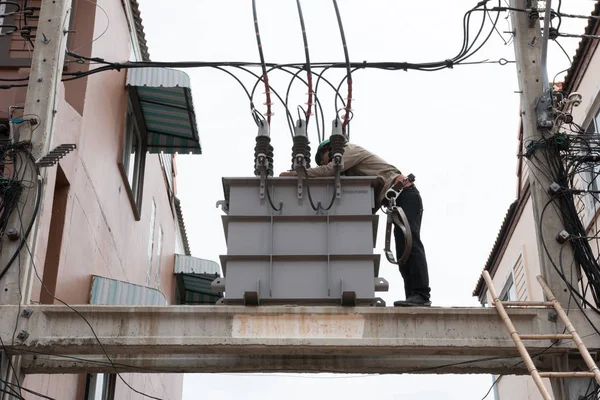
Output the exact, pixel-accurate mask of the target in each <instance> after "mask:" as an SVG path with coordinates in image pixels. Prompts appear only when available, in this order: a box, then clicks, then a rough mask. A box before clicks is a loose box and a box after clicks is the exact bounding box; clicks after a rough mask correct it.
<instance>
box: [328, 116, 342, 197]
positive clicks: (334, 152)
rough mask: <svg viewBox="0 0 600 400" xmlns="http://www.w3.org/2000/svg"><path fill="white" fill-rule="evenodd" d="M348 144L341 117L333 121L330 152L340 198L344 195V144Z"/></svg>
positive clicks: (336, 189)
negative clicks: (342, 183) (342, 175)
mask: <svg viewBox="0 0 600 400" xmlns="http://www.w3.org/2000/svg"><path fill="white" fill-rule="evenodd" d="M345 145H346V137H345V136H344V134H343V133H342V122H341V121H340V119H339V118H336V119H335V120H334V121H333V125H332V132H331V136H330V137H329V154H331V162H333V163H334V164H335V184H336V185H335V186H336V187H335V196H336V197H337V198H338V199H339V198H340V197H342V185H341V181H340V174H341V172H342V171H343V170H344V159H343V156H344V150H345V148H344V146H345Z"/></svg>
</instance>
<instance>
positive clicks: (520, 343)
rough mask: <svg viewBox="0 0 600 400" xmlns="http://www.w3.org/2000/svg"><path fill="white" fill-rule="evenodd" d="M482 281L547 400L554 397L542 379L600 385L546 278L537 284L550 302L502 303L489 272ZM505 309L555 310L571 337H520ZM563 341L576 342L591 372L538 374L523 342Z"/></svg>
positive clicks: (597, 372)
mask: <svg viewBox="0 0 600 400" xmlns="http://www.w3.org/2000/svg"><path fill="white" fill-rule="evenodd" d="M483 278H484V279H485V283H486V284H487V287H488V290H489V291H490V294H491V295H492V299H493V303H494V306H495V307H496V310H497V311H498V314H500V317H501V318H502V320H503V321H504V324H505V325H506V329H508V332H509V333H510V337H511V338H512V340H513V342H515V345H516V346H517V350H518V351H519V354H520V355H521V357H522V358H523V361H524V362H525V365H526V366H527V370H528V371H529V373H530V374H531V377H532V378H533V381H534V382H535V384H536V386H537V387H538V389H539V391H540V393H541V394H542V397H543V398H544V400H552V397H551V396H550V393H548V390H547V389H546V387H545V386H544V383H543V382H542V378H595V379H596V382H598V383H599V384H600V370H599V369H598V366H597V365H596V363H595V362H594V360H593V359H592V356H591V355H590V353H589V351H588V349H587V348H586V347H585V344H584V343H583V341H582V340H581V337H580V336H579V334H578V333H577V331H575V328H574V327H573V325H572V324H571V321H570V320H569V317H568V316H567V313H565V310H563V308H562V306H561V305H560V303H559V302H558V300H556V297H554V293H552V290H550V288H549V287H548V285H547V284H546V281H544V278H542V276H541V275H538V276H537V280H538V282H539V283H540V286H541V287H542V289H543V290H544V293H545V294H546V297H547V298H548V301H501V300H500V299H499V298H498V294H497V293H496V290H495V289H494V283H493V282H492V277H491V276H490V274H489V273H488V271H483ZM504 306H509V307H547V308H550V307H553V308H554V310H555V311H556V314H557V315H558V317H559V318H560V319H561V321H562V323H563V324H564V325H565V327H566V330H567V331H569V333H565V334H556V333H555V334H538V335H536V334H528V335H521V334H519V332H517V330H516V329H515V326H514V325H513V323H512V321H511V320H510V317H509V316H508V314H507V313H506V310H505V309H504ZM560 339H566V340H573V341H574V342H575V344H576V345H577V349H578V350H579V353H580V354H581V356H582V357H583V359H584V361H585V363H586V365H587V366H588V368H589V371H581V372H540V371H538V370H537V368H536V367H535V364H534V363H533V360H532V359H531V356H530V355H529V352H528V351H527V348H526V347H525V345H524V344H523V340H560Z"/></svg>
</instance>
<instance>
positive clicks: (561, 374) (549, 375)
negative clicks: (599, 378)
mask: <svg viewBox="0 0 600 400" xmlns="http://www.w3.org/2000/svg"><path fill="white" fill-rule="evenodd" d="M540 376H541V377H542V378H593V377H594V376H595V374H594V373H593V372H590V371H581V372H579V371H578V372H540Z"/></svg>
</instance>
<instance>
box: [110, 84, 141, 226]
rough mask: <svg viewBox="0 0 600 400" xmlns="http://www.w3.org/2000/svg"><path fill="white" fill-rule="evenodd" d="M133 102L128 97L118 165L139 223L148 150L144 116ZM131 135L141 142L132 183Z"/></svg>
mask: <svg viewBox="0 0 600 400" xmlns="http://www.w3.org/2000/svg"><path fill="white" fill-rule="evenodd" d="M130 93H131V91H130ZM132 102H133V101H132V99H131V97H130V96H128V99H127V109H126V111H125V129H124V133H123V141H122V151H121V154H120V156H119V160H118V162H117V163H118V165H119V170H120V172H121V177H122V178H123V181H124V183H125V190H126V191H127V196H128V198H129V202H130V203H131V208H132V210H133V215H134V218H135V220H136V221H139V220H140V219H141V215H142V203H143V193H144V178H145V170H146V153H147V151H148V149H147V134H146V129H145V124H144V119H143V116H142V115H140V112H139V110H137V109H136V107H134V106H133V104H132ZM129 121H132V123H131V124H129V123H128V122H129ZM131 135H136V136H137V139H138V142H139V157H136V160H135V162H136V164H137V165H136V166H135V167H134V171H133V175H134V176H133V178H132V181H130V180H129V161H130V158H131V155H130V154H129V150H128V149H129V146H128V144H129V143H130V141H129V139H130V138H131Z"/></svg>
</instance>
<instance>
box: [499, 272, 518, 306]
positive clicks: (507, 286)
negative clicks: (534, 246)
mask: <svg viewBox="0 0 600 400" xmlns="http://www.w3.org/2000/svg"><path fill="white" fill-rule="evenodd" d="M511 294H512V295H514V296H512V297H513V298H511V297H510V295H511ZM507 295H508V296H507ZM498 298H499V299H500V301H516V300H517V288H516V286H515V277H514V273H513V272H512V271H511V272H510V274H508V277H507V278H506V281H504V285H503V286H502V290H501V291H500V295H499V296H498Z"/></svg>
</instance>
